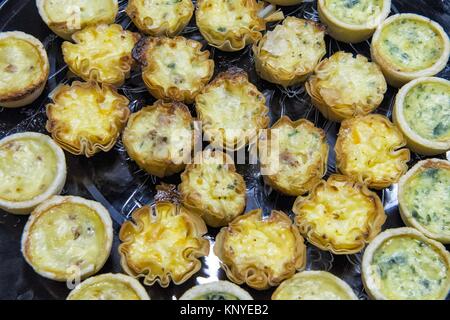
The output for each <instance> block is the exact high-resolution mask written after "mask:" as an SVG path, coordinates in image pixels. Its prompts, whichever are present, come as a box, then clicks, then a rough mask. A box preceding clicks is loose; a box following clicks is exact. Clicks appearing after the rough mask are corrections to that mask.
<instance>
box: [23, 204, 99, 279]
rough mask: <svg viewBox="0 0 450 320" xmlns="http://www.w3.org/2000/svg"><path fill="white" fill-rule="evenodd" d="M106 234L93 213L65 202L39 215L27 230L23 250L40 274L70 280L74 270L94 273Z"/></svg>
mask: <svg viewBox="0 0 450 320" xmlns="http://www.w3.org/2000/svg"><path fill="white" fill-rule="evenodd" d="M106 241H107V234H106V230H105V226H104V223H103V221H102V220H101V218H100V216H99V215H98V214H97V212H96V211H94V210H93V209H91V208H89V207H87V206H85V205H82V204H77V203H70V202H65V203H61V204H57V205H55V206H53V207H50V208H48V209H47V210H46V211H45V212H42V213H40V214H39V216H38V217H37V219H36V220H35V222H34V223H33V224H32V226H31V227H30V230H29V235H28V238H27V244H26V250H27V253H28V256H29V259H30V260H31V261H32V264H33V265H34V266H36V268H38V269H39V270H40V271H45V272H52V273H55V274H63V275H67V276H70V275H71V274H72V273H73V271H74V270H73V268H74V267H77V268H80V270H81V271H82V272H83V271H87V270H94V269H95V266H97V265H98V264H99V263H100V262H101V261H102V260H103V257H104V255H105V245H106Z"/></svg>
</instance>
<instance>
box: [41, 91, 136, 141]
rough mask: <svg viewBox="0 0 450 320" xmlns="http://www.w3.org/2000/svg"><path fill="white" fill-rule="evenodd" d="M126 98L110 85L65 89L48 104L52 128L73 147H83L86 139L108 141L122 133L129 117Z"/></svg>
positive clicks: (58, 136)
mask: <svg viewBox="0 0 450 320" xmlns="http://www.w3.org/2000/svg"><path fill="white" fill-rule="evenodd" d="M64 89H66V90H64ZM125 100H126V99H125V98H124V97H122V96H119V95H118V94H117V93H116V92H114V91H112V89H111V88H109V87H106V86H104V87H103V89H100V88H99V87H97V86H96V85H92V86H80V85H72V87H70V88H63V90H62V91H60V92H59V93H57V94H56V95H55V96H54V104H50V105H48V114H49V120H50V122H51V123H52V126H53V128H52V131H53V133H55V136H56V137H57V140H60V141H63V142H64V143H66V144H69V145H71V146H77V147H79V145H80V143H81V142H82V141H86V140H87V141H89V142H91V143H101V144H104V145H105V144H108V143H109V142H111V141H112V140H114V139H115V138H116V137H117V136H118V135H119V132H120V130H121V129H122V127H123V125H124V124H123V122H124V121H125V120H126V119H124V118H125V117H124V114H127V113H126V108H127V104H126V102H125ZM126 101H127V100H126ZM127 102H128V101H127Z"/></svg>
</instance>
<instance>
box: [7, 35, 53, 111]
mask: <svg viewBox="0 0 450 320" xmlns="http://www.w3.org/2000/svg"><path fill="white" fill-rule="evenodd" d="M0 70H1V71H0V77H1V79H2V81H1V82H0V107H5V108H18V107H23V106H26V105H29V104H31V103H32V102H33V101H34V100H36V99H37V98H38V97H39V96H40V95H41V93H42V91H43V90H44V88H45V85H46V83H47V79H48V75H49V72H50V64H49V63H48V57H47V51H45V48H44V45H43V44H42V42H41V41H39V40H38V39H36V38H35V37H33V36H32V35H29V34H27V33H24V32H20V31H9V32H1V33H0Z"/></svg>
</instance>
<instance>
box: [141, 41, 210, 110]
mask: <svg viewBox="0 0 450 320" xmlns="http://www.w3.org/2000/svg"><path fill="white" fill-rule="evenodd" d="M201 49H202V44H201V43H200V42H198V41H195V40H191V39H186V38H184V37H175V38H166V37H157V38H146V39H143V40H142V41H141V42H139V44H138V45H137V46H136V49H135V58H136V59H137V60H138V61H140V63H141V64H142V79H143V80H144V83H145V85H146V86H147V88H148V90H149V91H150V93H151V94H152V95H153V96H154V97H155V98H157V99H165V100H175V101H181V102H185V103H192V102H193V101H194V98H195V97H196V96H197V94H198V93H199V92H200V91H201V90H202V89H203V87H204V86H205V85H206V84H207V83H208V81H209V80H210V79H211V77H212V75H213V72H214V60H212V59H209V51H207V50H205V51H201Z"/></svg>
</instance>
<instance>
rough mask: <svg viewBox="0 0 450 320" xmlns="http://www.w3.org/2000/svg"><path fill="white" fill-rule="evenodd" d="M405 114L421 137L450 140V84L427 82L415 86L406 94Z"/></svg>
mask: <svg viewBox="0 0 450 320" xmlns="http://www.w3.org/2000/svg"><path fill="white" fill-rule="evenodd" d="M403 114H404V116H405V119H406V121H407V123H408V125H409V127H410V128H411V129H412V130H414V132H416V133H417V134H418V135H420V136H421V137H423V138H425V139H428V140H433V141H448V140H450V85H449V84H443V83H436V82H428V83H426V82H425V83H420V84H418V85H416V86H414V87H413V88H411V89H410V90H409V91H408V93H407V94H406V97H405V100H404V102H403Z"/></svg>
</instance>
